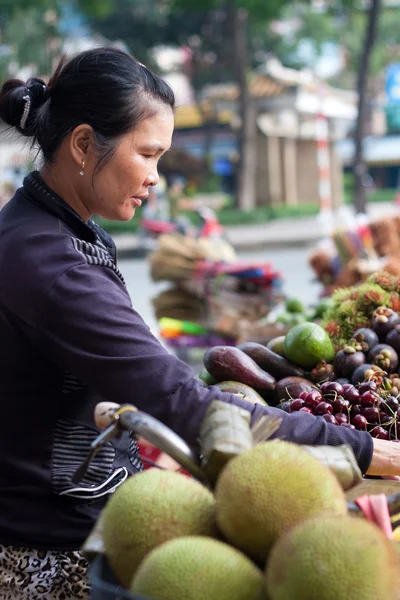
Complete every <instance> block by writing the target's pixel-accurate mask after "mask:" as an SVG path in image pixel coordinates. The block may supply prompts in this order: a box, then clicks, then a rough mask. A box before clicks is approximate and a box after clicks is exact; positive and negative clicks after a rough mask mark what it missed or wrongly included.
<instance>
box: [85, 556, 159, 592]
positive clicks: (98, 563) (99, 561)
mask: <svg viewBox="0 0 400 600" xmlns="http://www.w3.org/2000/svg"><path fill="white" fill-rule="evenodd" d="M89 581H90V585H91V590H90V595H89V599H90V600H156V599H155V598H149V596H134V595H133V594H130V593H129V592H128V591H127V590H126V589H125V588H123V587H122V586H121V585H120V584H119V583H118V581H117V580H116V579H115V577H114V575H113V573H112V571H111V569H110V567H109V565H108V563H107V561H106V559H105V557H104V556H98V557H96V558H95V559H94V560H93V562H92V563H91V565H90V567H89Z"/></svg>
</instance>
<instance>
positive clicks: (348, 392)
mask: <svg viewBox="0 0 400 600" xmlns="http://www.w3.org/2000/svg"><path fill="white" fill-rule="evenodd" d="M345 388H346V389H345ZM343 398H345V400H348V401H349V402H350V403H351V404H358V403H359V402H360V392H359V391H358V390H357V388H355V387H354V385H347V386H343Z"/></svg>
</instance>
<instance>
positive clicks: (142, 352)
mask: <svg viewBox="0 0 400 600" xmlns="http://www.w3.org/2000/svg"><path fill="white" fill-rule="evenodd" d="M137 293H138V294H139V293H140V290H139V289H138V291H137ZM39 341H40V345H41V349H42V351H44V352H45V353H46V355H47V356H48V357H49V358H51V359H52V360H54V361H55V362H56V363H57V364H58V365H59V366H60V367H62V368H63V369H65V370H67V371H68V372H70V373H72V374H73V375H75V376H77V377H79V378H80V379H81V380H82V381H83V382H84V383H85V384H87V385H88V386H90V387H91V388H92V389H94V390H95V391H96V392H97V393H98V394H99V395H101V396H102V397H103V398H105V399H108V400H110V401H114V402H117V403H119V404H122V403H132V404H134V405H136V406H137V407H138V408H139V409H140V410H143V411H145V412H147V413H149V414H150V415H152V416H154V417H156V418H157V419H159V420H160V421H162V422H164V423H165V424H166V425H168V426H169V427H170V428H171V429H173V430H174V431H175V432H176V433H178V434H179V435H180V436H181V437H182V438H184V439H185V440H186V441H187V442H188V443H189V444H191V445H196V442H197V438H198V434H199V430H200V425H201V422H202V420H203V417H204V414H205V412H206V410H207V407H208V405H209V403H210V402H211V401H212V400H224V401H226V402H229V403H233V404H236V405H238V406H241V407H243V408H245V409H247V410H248V411H249V412H250V413H251V414H252V419H253V420H254V419H255V418H257V417H258V416H259V415H261V414H263V413H272V414H276V413H277V412H278V414H279V416H281V417H283V421H282V424H281V426H280V428H279V430H278V431H277V433H276V434H275V436H276V437H279V438H283V439H286V440H289V441H293V442H296V443H299V444H311V445H321V444H329V445H340V444H349V445H350V446H351V447H352V448H353V450H354V453H355V455H356V458H357V460H358V463H359V465H360V468H361V469H362V471H363V472H365V471H366V470H367V468H368V466H369V463H370V461H371V457H372V447H373V446H372V439H371V437H370V436H369V434H367V433H364V432H358V431H353V430H350V429H346V428H344V427H339V426H336V425H331V424H329V423H327V422H326V421H325V420H324V419H323V418H322V417H314V416H312V415H309V414H305V413H295V414H291V415H289V414H287V413H285V412H283V411H281V410H279V409H276V408H272V407H262V406H260V405H253V404H251V403H248V402H246V401H244V400H242V399H241V398H240V397H238V396H234V395H231V394H227V393H223V392H221V391H220V390H219V388H216V387H214V386H210V387H207V386H204V385H203V384H202V382H200V381H198V380H197V379H195V377H194V373H193V371H192V369H191V368H190V367H189V366H187V365H186V364H185V363H183V362H182V361H180V360H179V359H178V358H176V357H175V356H173V355H172V354H170V353H168V352H167V350H166V349H165V348H164V347H163V346H162V344H161V343H160V342H159V341H158V340H157V339H156V338H155V337H154V336H153V335H152V333H151V332H150V330H149V328H148V326H147V325H146V324H145V323H144V321H143V319H142V318H141V317H140V315H139V314H138V313H137V312H136V311H135V310H134V309H133V308H132V304H131V300H130V297H129V294H128V292H127V290H126V288H125V287H124V286H123V285H122V283H121V281H120V280H119V278H118V277H117V275H116V274H115V273H114V272H113V271H112V270H111V269H108V268H104V267H100V266H93V265H87V264H80V265H75V266H73V267H71V268H69V269H68V270H67V271H65V272H64V273H63V275H62V276H61V277H59V278H58V279H57V281H56V282H55V284H54V285H53V287H52V289H51V292H50V294H49V296H48V299H47V302H46V304H45V306H44V310H43V315H42V318H41V323H40V326H39Z"/></svg>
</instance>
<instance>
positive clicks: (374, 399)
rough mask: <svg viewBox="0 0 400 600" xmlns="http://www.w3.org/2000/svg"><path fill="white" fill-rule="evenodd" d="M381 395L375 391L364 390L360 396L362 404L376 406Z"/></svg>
mask: <svg viewBox="0 0 400 600" xmlns="http://www.w3.org/2000/svg"><path fill="white" fill-rule="evenodd" d="M378 400H379V396H377V395H376V394H374V392H364V393H363V394H362V396H361V398H360V404H361V406H375V404H378Z"/></svg>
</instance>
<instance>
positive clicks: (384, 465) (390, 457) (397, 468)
mask: <svg viewBox="0 0 400 600" xmlns="http://www.w3.org/2000/svg"><path fill="white" fill-rule="evenodd" d="M366 475H379V476H381V477H396V476H399V475H400V444H398V443H397V442H389V441H386V440H380V439H378V438H374V452H373V455H372V460H371V464H370V466H369V469H368V471H367V473H366Z"/></svg>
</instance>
